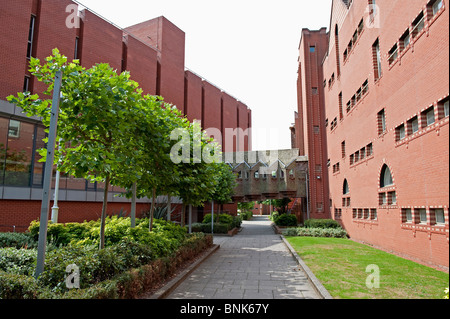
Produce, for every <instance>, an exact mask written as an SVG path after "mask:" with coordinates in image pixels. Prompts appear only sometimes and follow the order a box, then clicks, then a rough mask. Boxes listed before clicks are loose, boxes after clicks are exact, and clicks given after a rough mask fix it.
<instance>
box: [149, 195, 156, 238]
mask: <svg viewBox="0 0 450 319" xmlns="http://www.w3.org/2000/svg"><path fill="white" fill-rule="evenodd" d="M155 201H156V187H153V193H152V206H151V208H150V217H149V225H148V230H149V231H152V229H153V213H154V212H155Z"/></svg>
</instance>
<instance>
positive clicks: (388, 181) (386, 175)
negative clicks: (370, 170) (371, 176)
mask: <svg viewBox="0 0 450 319" xmlns="http://www.w3.org/2000/svg"><path fill="white" fill-rule="evenodd" d="M393 184H394V183H393V179H392V174H391V170H390V169H389V167H388V166H387V165H386V164H384V165H383V167H382V168H381V174H380V187H387V186H391V185H393Z"/></svg>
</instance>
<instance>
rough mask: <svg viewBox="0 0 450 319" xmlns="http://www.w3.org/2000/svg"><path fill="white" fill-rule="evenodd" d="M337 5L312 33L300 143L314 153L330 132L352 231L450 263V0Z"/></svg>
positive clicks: (340, 216) (338, 188)
mask: <svg viewBox="0 0 450 319" xmlns="http://www.w3.org/2000/svg"><path fill="white" fill-rule="evenodd" d="M332 6H333V7H332V11H331V12H332V13H331V21H330V27H329V33H325V32H323V30H320V31H309V30H304V31H303V33H302V42H301V43H303V45H304V46H307V45H309V48H310V49H311V50H310V51H309V52H308V50H307V49H305V48H302V47H301V50H300V59H299V60H300V62H301V64H300V66H301V71H300V72H299V87H300V88H301V90H300V91H301V92H302V94H304V92H306V95H307V97H306V98H305V97H304V96H302V95H299V111H298V115H297V120H296V124H295V126H294V127H292V128H291V130H293V133H294V137H295V141H294V142H293V144H294V145H295V146H296V147H298V148H299V149H300V150H301V151H303V152H305V153H306V154H308V155H309V156H310V160H311V155H312V156H315V155H316V154H318V153H319V152H320V150H318V149H317V148H316V147H315V145H316V142H317V139H318V138H320V137H325V139H320V141H319V142H318V143H322V145H326V155H325V156H326V162H327V163H328V169H326V168H325V167H324V169H325V170H328V176H329V182H328V186H329V198H328V197H325V196H324V197H323V202H326V203H327V205H326V206H329V207H330V211H331V215H332V217H333V218H334V219H336V220H338V221H339V222H340V223H341V224H342V225H343V227H344V228H345V229H346V230H347V231H348V233H349V235H350V236H351V238H352V239H354V240H357V241H360V242H365V243H368V244H370V245H373V246H376V247H379V248H381V249H384V250H387V251H391V252H394V253H396V254H399V255H401V256H404V257H407V258H410V259H413V260H417V261H419V262H422V263H426V264H430V265H435V266H441V267H444V268H446V269H447V270H448V266H449V247H448V244H449V217H448V216H449V29H448V25H449V2H448V0H431V1H430V0H397V1H375V0H367V1H366V0H358V1H343V0H334V1H333V5H332ZM313 37H316V38H314V39H313V40H311V38H313ZM322 41H326V42H327V44H326V45H325V51H322V49H323V42H322ZM313 46H315V51H314V49H313V48H312V47H313ZM317 52H318V53H319V54H320V56H319V57H318V58H317V59H316V57H315V56H314V55H315V54H317ZM315 61H319V63H316V62H315ZM305 70H306V71H305ZM308 70H312V71H309V73H308ZM311 74H312V75H311ZM316 77H317V78H318V79H320V82H319V80H316ZM314 81H316V82H314ZM315 85H317V88H318V89H317V95H318V97H316V99H318V100H320V101H322V100H323V101H324V106H323V108H322V106H320V105H319V107H318V108H317V109H315V105H314V107H313V106H312V104H311V100H308V98H310V97H308V95H309V94H311V95H312V97H313V99H314V92H316V91H315V89H314V87H315ZM311 87H313V88H312V89H311ZM311 91H312V92H311ZM305 100H306V104H305ZM312 101H313V102H314V100H312ZM310 109H313V110H316V113H313V115H312V116H311V115H310V113H309V112H310ZM322 114H323V116H322ZM316 123H317V124H316ZM314 125H318V127H319V134H318V135H319V136H317V134H316V135H314V130H316V131H317V129H316V128H315V127H314ZM323 131H325V132H326V134H325V135H324V136H321V133H322V132H323ZM312 136H313V137H312ZM314 138H315V139H316V140H314ZM313 161H314V163H311V164H310V167H311V165H318V164H320V163H322V164H323V163H324V160H323V159H321V160H317V161H316V160H314V159H313ZM310 175H311V177H310V179H311V180H312V179H313V174H312V172H311V174H310ZM311 192H312V194H311V201H313V200H312V198H313V196H317V198H318V199H316V200H314V201H315V202H318V201H319V200H320V197H319V196H320V195H319V194H318V192H316V193H314V192H315V190H314V185H313V184H312V183H311Z"/></svg>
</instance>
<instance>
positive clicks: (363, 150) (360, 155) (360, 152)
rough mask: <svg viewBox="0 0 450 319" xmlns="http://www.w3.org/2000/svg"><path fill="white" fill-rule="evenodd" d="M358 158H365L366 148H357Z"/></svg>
mask: <svg viewBox="0 0 450 319" xmlns="http://www.w3.org/2000/svg"><path fill="white" fill-rule="evenodd" d="M359 158H360V160H363V159H365V158H366V148H365V147H363V148H362V149H360V150H359Z"/></svg>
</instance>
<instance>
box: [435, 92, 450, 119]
mask: <svg viewBox="0 0 450 319" xmlns="http://www.w3.org/2000/svg"><path fill="white" fill-rule="evenodd" d="M449 104H450V100H449V98H448V97H447V98H445V99H443V100H441V101H439V102H438V118H439V119H440V120H442V119H443V118H445V117H447V116H448V115H449Z"/></svg>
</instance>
